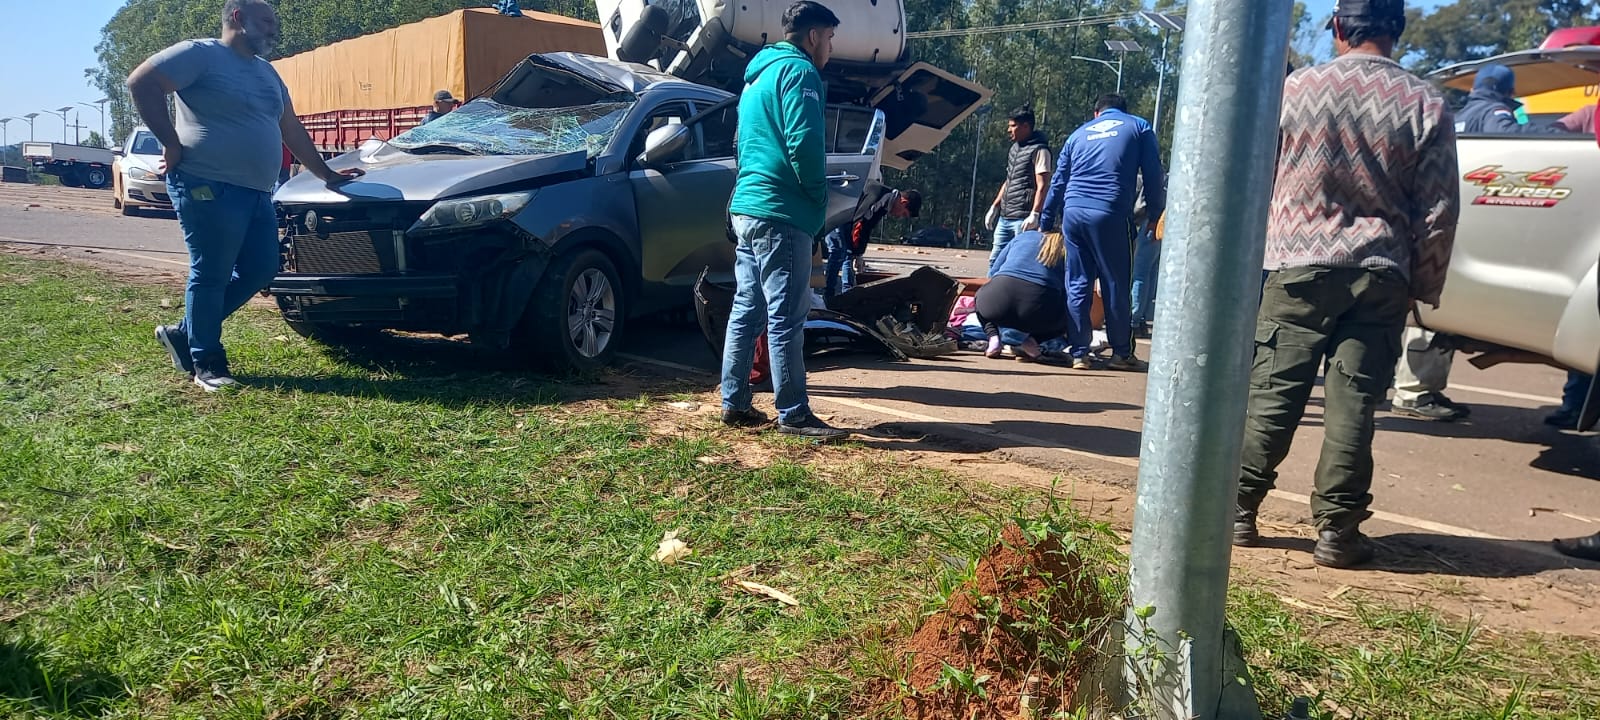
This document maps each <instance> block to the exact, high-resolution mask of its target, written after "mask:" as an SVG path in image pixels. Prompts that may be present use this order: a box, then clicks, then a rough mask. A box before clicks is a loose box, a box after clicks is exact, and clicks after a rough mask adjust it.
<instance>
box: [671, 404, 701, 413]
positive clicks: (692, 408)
mask: <svg viewBox="0 0 1600 720" xmlns="http://www.w3.org/2000/svg"><path fill="white" fill-rule="evenodd" d="M667 407H669V408H672V409H673V410H681V411H683V412H686V413H692V412H699V411H700V403H693V402H670V403H667Z"/></svg>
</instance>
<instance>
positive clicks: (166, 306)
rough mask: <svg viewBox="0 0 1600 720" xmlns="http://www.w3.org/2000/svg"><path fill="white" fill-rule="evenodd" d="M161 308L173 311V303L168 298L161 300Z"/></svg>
mask: <svg viewBox="0 0 1600 720" xmlns="http://www.w3.org/2000/svg"><path fill="white" fill-rule="evenodd" d="M161 307H162V308H164V309H168V310H170V309H172V301H171V300H168V299H167V298H161Z"/></svg>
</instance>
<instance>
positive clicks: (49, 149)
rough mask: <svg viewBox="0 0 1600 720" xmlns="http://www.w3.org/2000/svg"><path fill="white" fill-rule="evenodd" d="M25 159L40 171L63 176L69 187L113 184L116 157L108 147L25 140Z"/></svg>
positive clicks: (97, 187)
mask: <svg viewBox="0 0 1600 720" xmlns="http://www.w3.org/2000/svg"><path fill="white" fill-rule="evenodd" d="M22 159H23V160H24V161H26V162H27V163H28V164H30V165H32V166H34V167H35V168H37V169H38V170H39V172H42V173H45V174H47V175H55V176H56V177H59V178H61V184H63V185H66V186H67V187H86V188H90V189H92V190H99V189H100V188H103V187H106V186H108V185H110V184H111V163H112V162H113V161H115V160H116V156H115V155H114V154H113V153H112V152H111V151H110V150H107V149H105V148H97V147H89V146H87V145H68V144H67V143H52V142H25V143H23V144H22Z"/></svg>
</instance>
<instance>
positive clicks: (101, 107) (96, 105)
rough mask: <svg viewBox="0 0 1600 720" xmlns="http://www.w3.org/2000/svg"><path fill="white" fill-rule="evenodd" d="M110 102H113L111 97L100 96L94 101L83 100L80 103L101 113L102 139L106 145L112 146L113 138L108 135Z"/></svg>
mask: <svg viewBox="0 0 1600 720" xmlns="http://www.w3.org/2000/svg"><path fill="white" fill-rule="evenodd" d="M108 102H111V98H100V99H99V100H96V101H94V102H93V103H84V102H81V103H78V104H79V105H82V106H84V107H86V108H91V109H93V110H96V111H98V112H99V113H100V140H101V141H102V142H104V143H105V144H106V147H111V146H112V143H111V140H110V138H107V137H106V103H108Z"/></svg>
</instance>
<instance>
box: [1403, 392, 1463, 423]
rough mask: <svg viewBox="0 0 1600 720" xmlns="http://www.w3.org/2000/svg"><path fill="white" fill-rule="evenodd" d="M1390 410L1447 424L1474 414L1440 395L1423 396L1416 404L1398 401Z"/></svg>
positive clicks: (1406, 415) (1429, 394)
mask: <svg viewBox="0 0 1600 720" xmlns="http://www.w3.org/2000/svg"><path fill="white" fill-rule="evenodd" d="M1390 410H1391V411H1392V412H1393V413H1394V414H1396V415H1402V416H1405V417H1414V418H1418V419H1421V420H1436V421H1438V422H1447V423H1448V422H1455V421H1457V420H1465V419H1467V416H1468V415H1471V414H1472V411H1471V410H1468V409H1467V408H1466V407H1465V406H1463V405H1459V404H1457V403H1455V402H1452V401H1451V400H1450V399H1449V398H1447V397H1445V396H1443V395H1440V394H1438V393H1428V394H1426V395H1423V396H1422V397H1420V398H1417V401H1416V403H1402V402H1400V401H1398V400H1396V401H1395V402H1393V403H1391V404H1390Z"/></svg>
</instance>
